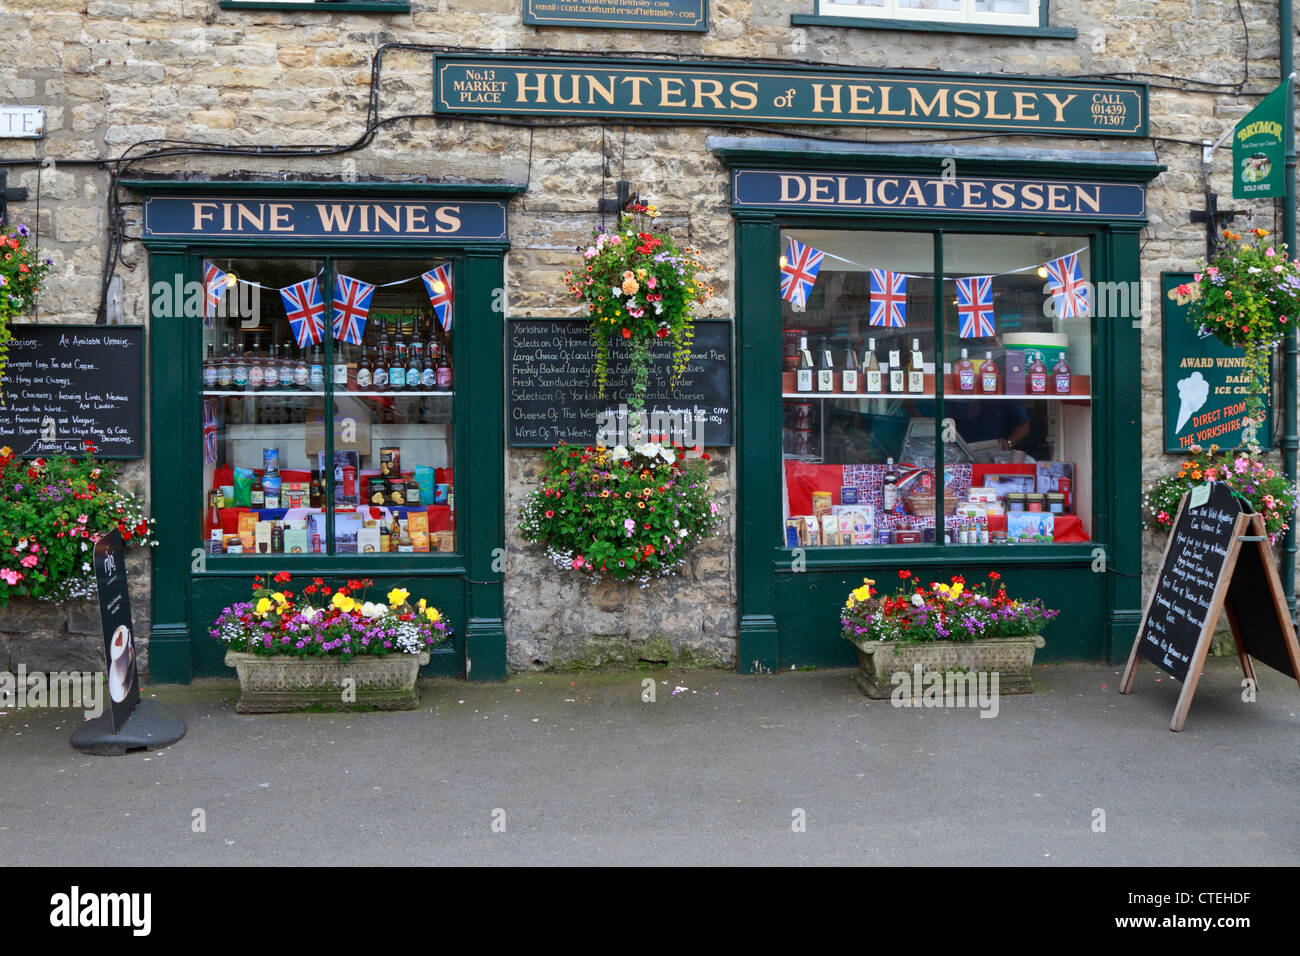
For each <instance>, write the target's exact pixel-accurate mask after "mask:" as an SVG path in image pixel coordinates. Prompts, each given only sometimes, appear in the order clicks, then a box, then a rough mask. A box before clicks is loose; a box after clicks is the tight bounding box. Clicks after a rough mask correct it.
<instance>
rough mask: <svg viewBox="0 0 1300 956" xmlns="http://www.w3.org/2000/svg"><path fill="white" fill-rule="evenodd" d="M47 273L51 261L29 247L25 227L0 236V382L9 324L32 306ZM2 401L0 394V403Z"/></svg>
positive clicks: (7, 341)
mask: <svg viewBox="0 0 1300 956" xmlns="http://www.w3.org/2000/svg"><path fill="white" fill-rule="evenodd" d="M49 271H50V260H49V259H42V258H41V255H40V252H39V251H38V250H37V249H36V247H35V246H33V245H32V244H31V240H30V238H29V233H28V229H27V227H26V226H22V225H20V226H18V227H17V228H15V229H11V230H9V231H8V232H5V233H2V234H0V382H3V381H4V373H5V366H6V365H7V364H8V362H9V342H10V341H11V340H12V339H13V337H14V336H13V332H12V330H11V329H10V328H9V324H10V322H11V321H12V319H13V317H14V316H15V315H21V314H22V313H23V312H25V311H27V310H28V309H30V308H31V307H32V304H33V303H34V302H35V301H36V294H37V293H38V292H39V291H40V288H41V283H42V282H43V281H44V280H45V276H46V274H47V273H48V272H49ZM3 401H4V396H3V393H0V403H2V402H3Z"/></svg>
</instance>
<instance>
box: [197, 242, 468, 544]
mask: <svg viewBox="0 0 1300 956" xmlns="http://www.w3.org/2000/svg"><path fill="white" fill-rule="evenodd" d="M204 272H205V282H208V281H212V280H213V279H214V278H215V279H216V281H217V283H218V284H217V286H216V288H217V290H218V292H219V293H220V294H219V295H217V296H214V299H215V300H216V303H215V306H214V307H213V308H212V309H211V311H214V312H215V313H216V314H215V315H214V316H213V317H211V318H210V319H205V320H204V329H203V337H202V342H203V350H202V351H203V354H202V370H201V375H200V380H201V382H202V391H203V416H204V434H203V448H202V452H201V454H202V463H203V469H202V474H203V482H204V490H205V492H206V495H205V498H204V502H205V513H204V521H203V528H204V534H205V537H206V539H207V545H206V547H207V550H208V552H209V553H211V554H226V555H230V554H243V555H247V554H280V553H283V554H290V555H292V554H297V553H303V554H359V555H371V554H380V553H383V552H406V551H409V552H412V553H416V552H429V553H431V552H438V551H452V550H454V549H455V531H454V528H455V519H454V514H455V512H454V507H455V495H454V490H453V489H454V481H453V474H454V472H453V468H454V462H455V447H454V445H455V443H454V429H453V417H454V407H455V406H454V401H455V391H454V388H455V380H454V374H453V366H452V356H453V354H454V353H453V348H452V336H453V332H454V324H453V321H452V305H451V303H450V298H451V285H452V266H451V263H450V262H447V261H445V260H434V261H430V260H426V259H344V258H333V257H325V258H319V259H256V258H224V257H212V258H209V259H206V260H204ZM223 275H224V276H225V277H227V278H226V279H225V281H224V282H223V281H221V277H222V276H223ZM282 290H283V291H282ZM444 299H445V301H444ZM313 316H314V317H313ZM336 324H337V329H336ZM313 327H315V328H316V329H318V331H319V334H315V335H313V332H312V329H313ZM336 335H338V336H341V338H336V337H335V336H336Z"/></svg>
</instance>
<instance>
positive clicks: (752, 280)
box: [710, 140, 1163, 672]
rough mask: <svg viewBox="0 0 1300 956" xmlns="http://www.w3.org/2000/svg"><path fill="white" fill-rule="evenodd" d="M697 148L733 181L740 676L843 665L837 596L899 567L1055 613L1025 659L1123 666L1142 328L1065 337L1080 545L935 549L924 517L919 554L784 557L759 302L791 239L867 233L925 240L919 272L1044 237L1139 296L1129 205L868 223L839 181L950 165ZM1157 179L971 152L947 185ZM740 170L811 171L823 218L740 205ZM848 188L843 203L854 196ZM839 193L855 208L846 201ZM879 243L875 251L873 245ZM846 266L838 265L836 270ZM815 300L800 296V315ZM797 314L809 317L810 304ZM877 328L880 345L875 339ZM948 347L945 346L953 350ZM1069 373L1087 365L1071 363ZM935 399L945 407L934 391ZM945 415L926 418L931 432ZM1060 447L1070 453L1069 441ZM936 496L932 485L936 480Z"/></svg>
mask: <svg viewBox="0 0 1300 956" xmlns="http://www.w3.org/2000/svg"><path fill="white" fill-rule="evenodd" d="M710 146H711V148H712V149H713V150H714V152H715V153H717V154H718V155H719V156H720V158H721V159H722V160H723V161H724V162H725V163H726V164H727V166H728V167H729V169H730V170H731V175H732V182H733V193H732V210H733V215H734V220H735V238H736V250H737V261H736V284H735V288H736V290H737V292H736V295H737V316H738V317H737V323H736V336H737V342H736V356H737V405H738V407H737V409H736V420H737V421H738V422H739V428H738V456H739V460H738V464H737V474H738V482H739V486H738V489H737V498H738V508H739V522H738V542H737V565H738V582H737V584H738V595H739V621H740V624H739V648H738V662H739V667H740V669H741V670H742V672H763V671H771V670H775V669H778V668H782V669H789V668H790V667H791V666H809V665H815V666H847V665H851V664H854V663H855V662H856V652H855V650H854V648H853V646H852V645H851V644H850V643H849V642H847V641H845V640H843V639H842V638H841V637H840V634H839V631H840V626H839V611H840V608H841V606H842V605H843V603H844V599H845V597H846V595H847V593H848V592H849V591H850V590H851V589H853V588H854V587H856V586H858V585H860V584H861V583H862V581H863V578H864V577H870V578H872V579H874V580H875V581H876V583H877V587H878V588H880V589H881V590H882V591H883V592H885V593H887V594H888V593H892V592H893V591H894V589H895V587H896V586H897V585H898V584H899V583H900V582H899V572H900V571H903V570H906V571H910V572H911V573H913V574H915V575H917V576H919V577H921V578H922V579H923V580H926V581H929V580H933V579H938V580H944V581H946V580H948V579H949V578H950V577H951V576H952V575H962V576H964V577H965V579H966V580H967V582H970V583H975V582H980V581H985V580H987V576H988V574H989V573H990V572H997V573H999V574H1001V576H1002V582H1003V583H1005V584H1006V585H1007V587H1008V591H1009V593H1011V594H1012V596H1020V597H1026V598H1028V597H1041V598H1042V599H1044V601H1046V602H1047V604H1048V605H1049V606H1051V607H1055V608H1058V609H1060V611H1061V614H1060V616H1059V618H1058V619H1057V620H1056V621H1054V622H1052V623H1051V624H1050V625H1049V626H1048V627H1047V629H1046V631H1045V637H1046V639H1047V646H1046V648H1045V649H1044V650H1043V651H1042V652H1040V659H1041V660H1048V661H1050V660H1062V659H1074V660H1109V659H1112V658H1113V657H1114V655H1116V654H1122V653H1123V652H1124V650H1125V649H1126V648H1127V647H1129V646H1130V644H1131V642H1132V639H1133V635H1134V633H1135V630H1136V626H1137V624H1138V621H1139V618H1140V614H1141V605H1140V599H1141V594H1140V577H1139V573H1140V556H1141V548H1140V521H1139V509H1140V486H1141V480H1140V449H1141V440H1140V430H1139V417H1140V414H1139V411H1140V409H1139V379H1140V354H1141V353H1140V349H1141V341H1140V322H1139V321H1137V320H1135V319H1134V317H1133V316H1132V315H1128V316H1112V317H1104V318H1101V317H1094V318H1092V320H1091V323H1090V327H1089V328H1087V330H1086V332H1085V333H1084V334H1083V335H1082V336H1080V341H1086V343H1087V345H1086V350H1087V352H1088V353H1090V354H1088V355H1087V363H1086V367H1087V368H1090V369H1091V396H1090V397H1091V416H1090V417H1091V424H1090V430H1091V435H1090V458H1091V481H1090V492H1091V515H1090V528H1089V529H1088V530H1089V531H1090V535H1089V536H1088V538H1087V540H1084V541H1079V542H1075V543H1062V542H1061V541H1057V542H1055V543H1051V544H1016V545H1007V544H991V543H990V544H982V543H975V544H960V543H952V544H945V543H944V524H943V522H944V519H943V518H938V517H936V519H935V525H936V530H935V533H934V541H927V542H923V543H906V544H898V543H894V544H890V545H889V546H881V545H878V544H877V545H874V546H865V547H864V546H821V547H798V548H795V547H790V546H787V545H788V543H789V542H787V540H786V539H785V537H784V535H783V534H782V531H783V530H784V529H783V527H782V522H783V516H784V515H786V514H788V513H789V511H790V507H789V505H788V504H787V503H786V502H784V501H783V495H785V494H788V492H787V491H786V490H785V488H784V482H783V481H781V480H774V479H777V478H778V477H782V476H783V475H785V474H786V471H785V469H786V467H787V463H786V462H785V460H784V459H785V458H786V457H787V456H786V455H785V452H786V451H787V450H788V447H787V444H788V441H789V433H788V431H786V429H785V426H786V425H788V421H787V420H786V418H785V417H784V416H787V415H788V412H789V402H788V401H782V400H777V399H776V398H775V396H777V395H782V396H783V399H786V400H788V399H789V398H790V396H789V395H786V394H785V392H786V391H787V387H788V386H787V385H786V384H785V383H784V382H783V379H782V376H783V365H782V349H781V342H782V336H783V315H782V310H783V307H785V308H786V310H787V315H786V319H785V321H786V325H787V328H788V321H789V318H790V317H789V314H788V306H786V305H785V304H784V303H783V302H782V301H781V299H780V298H779V297H778V296H777V295H776V294H774V290H776V289H777V288H778V286H779V283H780V279H781V272H780V268H781V263H782V261H783V257H784V256H785V254H786V253H787V252H788V250H789V247H788V246H787V244H786V242H787V239H788V237H790V236H813V237H814V238H816V237H821V239H822V240H824V242H823V245H822V248H835V246H834V243H836V242H837V241H843V240H842V239H841V238H840V237H842V236H844V235H845V231H852V232H853V234H855V235H856V234H861V235H862V236H865V237H867V238H866V239H863V240H862V244H863V245H869V244H870V243H869V240H875V241H876V246H875V247H876V248H888V247H889V246H891V245H894V244H898V243H901V242H902V240H903V239H905V238H912V239H916V238H917V237H928V241H931V242H932V243H933V246H932V248H933V253H932V255H933V259H932V264H933V272H934V273H935V274H936V275H938V276H941V277H942V276H944V272H945V270H944V265H943V257H944V252H945V250H946V249H952V248H954V247H955V248H963V247H969V246H970V245H971V243H972V241H974V242H981V241H984V240H983V238H980V237H992V238H990V240H989V241H993V239H996V238H997V237H1007V238H1006V239H1005V241H1006V242H1007V243H1019V244H1022V245H1024V244H1026V243H1028V242H1029V241H1030V239H1029V237H1035V239H1034V241H1038V239H1037V238H1036V237H1039V236H1043V235H1050V236H1052V237H1055V241H1056V242H1057V243H1058V244H1059V245H1058V248H1067V249H1068V248H1070V247H1077V248H1080V249H1085V250H1086V255H1087V257H1088V259H1089V261H1090V263H1091V276H1090V279H1091V281H1092V282H1093V283H1094V284H1095V285H1096V288H1097V289H1102V290H1104V289H1106V288H1108V287H1107V286H1106V283H1124V284H1128V283H1132V285H1131V286H1129V288H1132V289H1134V290H1136V288H1137V282H1138V278H1139V268H1138V265H1139V230H1140V229H1141V227H1142V226H1143V225H1145V218H1144V217H1143V214H1142V213H1143V212H1144V210H1141V211H1139V210H1137V209H1126V210H1124V211H1123V213H1122V216H1120V217H1119V218H1110V217H1108V216H1107V215H1105V214H1100V215H1098V214H1090V213H1091V211H1090V210H1085V214H1084V215H1060V216H1053V215H1044V214H1042V213H1041V212H1040V211H1034V212H1026V213H1024V214H1022V215H1008V214H991V213H989V212H985V211H981V210H978V209H970V208H960V207H955V208H954V207H953V206H950V207H947V208H940V209H933V208H932V209H927V210H920V209H907V210H903V209H899V210H888V209H873V210H871V211H870V212H867V211H864V210H862V209H854V208H852V206H850V205H846V204H842V203H837V202H836V199H837V198H841V199H842V198H845V195H846V194H845V192H844V190H845V188H846V187H844V186H842V185H840V183H846V182H850V183H851V182H855V181H856V180H855V179H854V178H853V177H857V176H859V175H867V176H875V175H882V176H893V177H900V176H920V177H925V176H928V177H940V176H942V175H944V173H945V169H947V170H948V171H949V173H951V171H952V170H951V168H950V167H951V163H952V160H951V159H950V158H949V159H945V155H944V154H943V153H940V152H938V151H935V152H926V151H925V148H924V147H921V148H917V149H913V150H907V149H905V148H902V147H900V148H898V149H897V150H891V149H889V148H888V147H884V148H877V149H875V150H873V149H872V148H871V147H870V146H865V147H863V146H850V145H845V146H840V145H838V144H837V145H836V146H834V147H818V146H808V145H807V144H794V143H791V142H789V141H768V142H766V143H764V144H760V145H758V146H756V145H755V144H754V143H753V141H748V142H747V141H743V140H714V141H711V142H710ZM1162 168H1163V167H1160V166H1158V165H1156V164H1155V163H1154V162H1153V161H1152V159H1151V157H1149V156H1147V155H1145V154H1137V155H1134V154H1114V153H1111V154H1105V153H1102V154H1091V155H1090V156H1089V155H1087V154H1076V155H1072V156H1068V157H1067V156H1063V155H1060V154H1056V155H1052V154H1049V153H1045V152H1043V151H1031V150H1014V149H1007V150H1000V151H996V152H990V153H989V154H987V155H983V156H981V155H978V154H975V153H974V152H973V151H972V152H968V153H965V154H963V155H961V156H959V157H958V158H957V159H956V171H957V174H958V176H960V177H992V178H997V177H1009V178H1011V177H1014V178H1016V179H1019V180H1028V181H1033V182H1037V183H1040V184H1042V185H1043V186H1044V187H1048V186H1050V185H1051V184H1052V183H1054V182H1061V183H1064V182H1079V181H1086V182H1088V183H1113V184H1130V185H1129V186H1128V187H1127V188H1129V189H1130V190H1132V189H1136V190H1137V194H1136V195H1137V196H1139V197H1140V196H1141V193H1142V191H1143V190H1144V187H1145V183H1146V182H1147V181H1149V180H1150V179H1151V178H1153V177H1154V176H1155V175H1157V174H1158V173H1159V172H1160V170H1161V169H1162ZM751 170H762V171H765V174H767V175H774V174H779V173H782V172H791V173H797V174H799V175H800V176H803V177H805V180H806V178H807V177H808V176H815V177H820V179H819V181H820V182H821V184H822V185H823V186H825V187H826V188H825V191H824V193H823V194H821V195H820V196H816V197H815V198H819V199H821V200H823V202H822V203H821V206H822V208H814V204H812V203H807V202H805V203H802V204H800V203H798V202H784V201H783V200H787V199H789V198H790V196H792V195H793V196H795V198H796V199H797V198H799V197H798V195H797V194H798V192H799V189H796V188H793V187H792V188H791V189H789V190H787V193H786V194H784V195H777V194H775V193H774V194H773V195H772V196H771V197H769V199H770V201H763V200H762V199H761V197H760V201H758V202H754V201H753V197H752V196H744V195H741V186H740V183H741V182H742V180H743V177H744V175H745V173H746V171H751ZM788 182H790V183H795V182H796V180H795V179H790V180H788ZM799 188H802V187H799ZM848 189H849V192H850V193H851V192H852V187H848ZM899 191H900V193H901V189H900V190H899ZM837 193H838V196H837ZM804 198H808V197H807V195H805V197H804ZM849 198H850V199H856V201H857V202H859V203H860V202H861V197H860V196H858V197H851V196H850V197H849ZM954 206H955V204H954ZM1102 212H1103V213H1104V212H1105V210H1102ZM881 236H884V237H886V238H885V239H884V240H880V237H881ZM1017 237H1019V238H1017ZM819 241H821V240H819ZM882 241H883V243H884V244H883V245H882V244H881V242H882ZM827 243H829V245H827ZM810 244H811V243H810ZM963 244H965V245H964V246H963ZM850 258H852V257H851V256H843V253H842V252H841V261H847V260H848V259H850ZM827 264H830V265H832V266H833V265H834V263H832V262H831V261H830V259H829V257H828V259H827V260H825V261H824V263H823V269H825V268H826V265H827ZM841 268H843V267H842V266H841ZM1041 274H1042V273H1041V272H1040V275H1041ZM834 280H835V277H834V275H833V274H832V276H831V277H830V278H829V279H828V278H826V273H825V272H823V273H822V275H821V276H820V277H819V278H818V282H819V283H823V284H826V283H830V282H833V281H834ZM909 281H914V282H924V281H932V280H923V279H912V280H909ZM941 281H943V280H941ZM1039 282H1040V283H1041V280H1039ZM1111 287H1112V288H1113V286H1111ZM813 288H814V289H816V286H814V287H813ZM935 289H936V291H935V292H934V296H933V302H934V307H935V310H936V312H935V316H934V321H935V328H938V323H939V320H940V317H939V315H938V307H939V305H940V301H941V300H940V296H941V295H943V294H944V290H943V289H942V287H940V286H938V285H936V286H935ZM815 294H816V293H810V298H809V301H810V303H811V302H812V301H813V299H812V296H813V295H815ZM828 294H829V293H828ZM808 311H809V312H810V313H813V312H815V311H816V310H815V309H814V307H813V305H811V304H810V305H809V307H808ZM1134 312H1135V313H1136V309H1135V310H1134ZM799 318H800V317H799V316H795V319H796V320H798V319H799ZM812 321H813V319H811V318H810V319H809V322H812ZM922 321H924V319H923V320H922ZM999 321H1002V319H1001V318H1000V319H999ZM864 324H865V323H864ZM909 324H910V323H909ZM879 332H880V334H881V335H885V334H886V330H885V329H881V330H879ZM908 334H909V335H910V334H911V332H910V330H908ZM963 341H964V340H963ZM946 344H947V346H948V347H949V348H950V347H951V346H952V344H953V340H951V339H950V340H949V341H948V343H946ZM944 349H945V343H944V341H943V339H942V337H939V336H936V341H935V346H934V352H935V355H934V362H935V366H934V367H935V369H936V370H938V369H941V368H943V366H944V362H945V354H944ZM981 349H982V346H981ZM927 351H929V350H927ZM946 358H947V360H948V361H949V362H952V361H953V360H954V359H955V358H956V356H955V355H953V354H951V352H949V353H948V354H947V356H946ZM1074 360H1075V361H1076V362H1078V363H1079V364H1080V365H1083V364H1084V362H1083V359H1082V357H1076V358H1075V359H1074ZM837 367H838V365H837ZM786 368H788V366H786ZM785 374H786V375H789V374H790V373H789V372H788V371H786V372H785ZM814 374H815V373H814ZM837 374H838V373H837ZM786 381H788V379H787V380H786ZM936 401H937V402H942V401H945V398H944V397H943V396H939V395H936ZM807 404H809V405H812V404H814V403H813V402H811V401H810V402H808V403H807ZM864 404H865V403H864ZM1073 404H1076V405H1077V404H1080V403H1077V402H1076V403H1073ZM827 407H829V405H828V406H827ZM941 407H949V406H941ZM952 407H955V406H952ZM932 414H936V413H932ZM942 415H943V412H942V411H939V412H938V413H937V414H936V420H938V418H939V417H940V416H942ZM823 438H824V433H823ZM1074 439H1075V440H1076V441H1078V440H1079V436H1077V435H1076V436H1074ZM945 441H946V439H945ZM944 448H945V446H944V445H943V444H942V443H936V445H935V453H936V457H937V461H936V464H935V471H936V473H937V474H946V473H945V472H944V467H945V466H944V460H943V456H944ZM937 484H938V485H939V487H943V485H944V482H938V483H937ZM836 490H837V491H838V489H836ZM789 500H793V499H792V498H791V499H789ZM936 510H937V511H941V509H937V508H936ZM932 513H933V512H932ZM947 520H948V521H953V520H954V519H953V518H951V517H948V519H947ZM1058 520H1059V519H1058Z"/></svg>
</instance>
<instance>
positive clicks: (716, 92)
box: [691, 77, 724, 112]
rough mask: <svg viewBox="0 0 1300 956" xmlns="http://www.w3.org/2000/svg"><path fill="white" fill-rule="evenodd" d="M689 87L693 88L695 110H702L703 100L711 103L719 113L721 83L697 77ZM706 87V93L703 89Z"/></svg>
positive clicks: (721, 106) (720, 107) (721, 107)
mask: <svg viewBox="0 0 1300 956" xmlns="http://www.w3.org/2000/svg"><path fill="white" fill-rule="evenodd" d="M691 85H692V86H694V87H695V109H697V110H698V109H703V108H704V101H705V100H712V101H713V108H714V109H715V110H718V111H719V112H721V111H722V110H723V109H724V107H723V105H722V95H721V94H722V83H721V82H720V81H718V80H702V79H699V78H698V77H696V78H694V79H692V80H691ZM705 85H707V86H708V88H709V89H708V92H705V90H704V87H705Z"/></svg>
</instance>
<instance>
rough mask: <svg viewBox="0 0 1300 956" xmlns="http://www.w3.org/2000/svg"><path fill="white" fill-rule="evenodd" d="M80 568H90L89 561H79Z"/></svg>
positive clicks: (85, 569)
mask: <svg viewBox="0 0 1300 956" xmlns="http://www.w3.org/2000/svg"><path fill="white" fill-rule="evenodd" d="M82 547H83V548H84V547H85V545H84V544H83V545H82ZM81 570H83V571H89V570H90V562H89V561H82V562H81Z"/></svg>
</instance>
